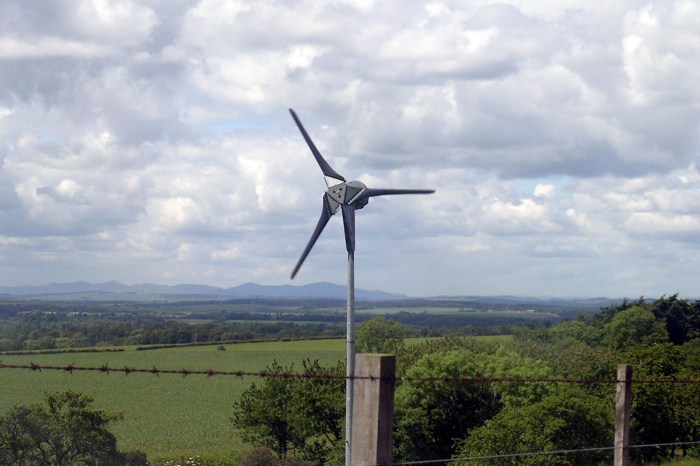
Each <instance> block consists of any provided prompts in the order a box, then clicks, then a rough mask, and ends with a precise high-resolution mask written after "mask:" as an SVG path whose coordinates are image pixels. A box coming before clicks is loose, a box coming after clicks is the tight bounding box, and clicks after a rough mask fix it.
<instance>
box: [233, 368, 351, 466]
mask: <svg viewBox="0 0 700 466" xmlns="http://www.w3.org/2000/svg"><path fill="white" fill-rule="evenodd" d="M303 367H304V375H305V377H285V376H284V375H285V374H289V373H291V372H292V371H293V366H289V367H282V366H280V365H279V364H278V363H277V362H276V361H274V362H273V363H272V365H271V366H269V367H268V368H267V372H268V373H269V374H270V375H271V377H268V378H266V379H264V380H263V382H262V383H260V384H252V385H251V386H250V387H249V388H248V389H247V390H246V391H245V392H243V394H242V395H241V398H240V399H239V400H238V401H236V402H235V403H234V406H233V408H234V409H233V417H232V419H231V420H232V421H233V422H234V424H235V425H236V427H237V428H239V429H240V430H241V434H242V437H243V439H244V440H245V441H247V442H250V443H253V444H256V445H262V446H264V447H267V448H269V449H271V450H273V451H274V452H275V453H276V454H277V457H278V459H284V458H288V457H290V456H299V457H301V458H303V459H306V460H310V461H314V462H315V463H316V464H324V463H325V462H326V461H327V459H328V458H329V457H330V456H332V455H335V454H336V453H337V451H339V450H342V448H343V446H344V442H343V434H344V428H343V420H344V417H345V404H344V400H345V397H344V393H345V390H344V384H345V379H344V374H345V366H344V364H342V363H339V364H338V365H336V366H334V367H323V366H321V365H320V364H319V363H318V361H313V362H311V361H309V360H306V361H304V362H303Z"/></svg>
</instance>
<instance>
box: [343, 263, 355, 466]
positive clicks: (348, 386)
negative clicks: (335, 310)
mask: <svg viewBox="0 0 700 466" xmlns="http://www.w3.org/2000/svg"><path fill="white" fill-rule="evenodd" d="M346 330H347V356H346V375H347V378H346V379H345V466H352V402H353V391H354V387H355V381H354V380H353V377H354V376H355V255H354V254H353V253H352V252H350V253H348V309H347V329H346Z"/></svg>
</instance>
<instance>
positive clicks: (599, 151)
mask: <svg viewBox="0 0 700 466" xmlns="http://www.w3.org/2000/svg"><path fill="white" fill-rule="evenodd" d="M698 13H699V12H698V5H697V3H696V2H693V1H691V0H675V1H656V0H652V1H650V2H644V3H632V4H630V3H629V2H621V1H613V2H607V3H606V4H595V3H591V2H581V1H579V0H566V1H549V0H546V1H544V0H543V1H538V2H529V1H528V2H521V1H507V2H501V3H493V2H490V1H487V0H480V1H478V2H472V3H470V4H468V5H467V4H465V3H464V2H454V1H447V0H445V1H431V2H429V3H426V4H417V3H406V2H398V1H386V2H373V1H348V2H301V3H284V2H282V3H260V2H249V1H235V2H234V1H215V0H204V1H200V2H195V1H192V2H189V1H182V2H170V1H159V0H155V1H149V2H147V3H143V2H135V1H127V0H120V1H114V2H107V1H103V0H95V1H87V0H86V1H83V0H69V1H67V2H66V3H63V4H61V5H60V6H57V5H52V4H50V3H49V4H42V5H41V6H40V5H39V4H35V3H32V2H23V1H19V0H17V1H6V2H2V3H0V80H1V81H2V82H3V86H2V88H0V122H2V124H1V125H0V141H2V142H0V257H2V258H3V264H5V265H3V266H2V267H1V268H0V282H3V283H8V284H12V283H11V282H14V283H21V282H51V281H58V280H69V279H75V280H78V279H83V280H85V279H88V280H97V279H100V280H110V279H119V280H122V281H127V282H135V281H156V282H158V281H165V282H170V283H173V282H184V281H188V282H203V281H205V282H208V283H210V284H214V285H220V286H230V285H233V284H237V283H242V282H247V281H253V280H255V281H260V282H263V283H284V282H285V281H286V280H287V278H288V274H289V272H290V269H291V267H292V266H293V264H294V262H295V261H296V259H297V258H298V255H299V254H300V253H301V250H302V249H303V247H304V245H305V244H306V241H308V238H309V236H310V235H311V232H312V231H313V228H314V225H315V224H316V221H317V219H318V215H319V213H320V208H321V206H320V199H321V196H322V193H323V189H324V187H323V180H322V177H321V176H320V170H319V169H318V167H317V166H316V163H315V161H314V159H313V157H312V156H311V154H310V151H309V149H308V147H306V144H305V143H304V141H303V139H302V138H301V136H300V135H299V134H298V131H297V129H296V127H295V125H294V124H293V122H292V120H291V119H290V118H289V115H288V114H287V111H286V109H287V108H288V107H293V108H295V109H296V110H297V111H298V113H299V115H300V117H301V118H302V121H303V122H304V124H305V125H306V128H307V130H308V132H309V134H310V135H311V137H312V138H313V139H314V141H315V142H316V145H317V146H318V148H319V149H320V150H321V152H322V153H323V154H324V155H325V156H326V157H327V158H328V160H329V162H330V163H331V165H332V166H333V167H334V168H335V169H336V170H338V171H339V172H340V173H342V174H344V175H346V176H347V177H348V178H359V179H361V180H363V181H365V182H366V183H367V184H369V185H371V186H378V187H419V188H435V189H437V192H436V193H435V194H434V195H431V196H421V197H418V196H416V197H396V198H382V199H373V200H372V202H371V203H370V205H369V206H368V207H367V208H366V209H363V210H362V211H360V212H358V224H357V225H358V252H357V264H358V277H357V279H358V286H364V287H368V288H384V289H387V290H389V291H404V292H408V293H412V294H439V293H451V294H473V293H483V294H491V293H522V294H540V293H547V294H583V295H591V294H595V295H599V294H610V295H616V296H619V295H623V294H624V295H628V296H634V295H635V294H645V295H653V294H654V293H658V294H660V293H664V292H666V293H668V292H674V291H681V292H686V293H692V292H694V287H695V284H694V283H693V282H692V279H691V278H688V277H693V276H694V272H695V270H694V267H695V264H697V261H698V260H700V257H699V256H698V248H697V245H698V237H699V236H698V229H699V225H698V223H697V222H698V221H697V219H696V217H697V215H696V213H697V212H698V211H699V209H700V194H699V193H700V174H699V173H698V169H697V168H696V167H697V166H698V160H699V158H698V155H699V154H700V131H699V130H698V129H699V128H700V93H699V91H698V87H697V82H698V81H700V75H699V73H700V71H699V70H700V66H698V65H699V63H700V33H699V32H698V31H700V23H699V21H700V20H699V19H698V18H700V14H698ZM343 262H344V242H343V238H342V227H341V220H340V218H334V219H332V221H331V222H330V223H329V225H328V227H327V231H325V232H324V235H323V237H322V238H321V240H320V241H319V243H318V244H317V245H316V248H315V249H314V251H313V253H312V255H311V256H310V257H309V259H308V260H307V262H306V263H305V265H304V268H303V270H302V272H301V273H300V276H299V278H298V280H299V282H300V283H303V282H308V281H314V280H331V281H337V282H342V281H343V280H344V267H343ZM360 271H361V273H359V272H360ZM671 288H672V289H671Z"/></svg>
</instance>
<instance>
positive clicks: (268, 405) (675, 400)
mask: <svg viewBox="0 0 700 466" xmlns="http://www.w3.org/2000/svg"><path fill="white" fill-rule="evenodd" d="M370 323H371V321H370V322H367V323H364V324H362V325H360V326H359V327H358V345H360V344H363V342H362V340H363V338H367V335H369V338H370V339H371V338H373V337H372V335H375V336H376V335H378V334H381V332H377V331H376V329H375V330H374V331H372V332H365V331H364V330H363V326H368V325H369V324H370ZM372 325H374V326H375V327H385V330H387V327H388V326H390V325H392V324H390V323H387V322H380V323H377V322H374V323H372ZM363 333H364V335H365V336H362V335H363ZM699 337H700V303H699V302H698V301H696V302H689V301H687V300H682V299H678V297H677V296H675V295H674V296H670V297H662V298H660V299H658V300H655V301H653V302H646V301H645V300H643V299H639V300H636V301H627V300H626V301H624V302H623V303H622V304H621V305H617V306H611V307H607V308H604V309H602V310H601V311H600V312H599V313H597V314H595V315H593V316H583V315H582V316H580V317H579V318H577V319H575V320H572V321H567V322H564V323H561V324H559V325H554V326H552V327H551V328H546V329H544V328H539V329H534V330H533V329H521V330H520V331H519V332H518V333H517V334H516V335H515V336H514V338H513V339H512V341H510V342H508V343H505V344H496V343H490V342H483V341H477V340H474V339H469V338H461V337H452V338H443V339H438V340H430V341H427V342H425V343H423V344H419V345H411V346H401V345H400V344H399V345H397V346H396V348H395V352H396V355H397V371H398V376H399V377H401V376H406V377H408V379H407V380H404V381H401V380H399V381H398V383H397V388H396V393H395V397H396V398H395V407H396V414H395V429H394V460H395V461H396V462H408V461H426V460H440V459H448V458H462V457H481V456H498V455H507V454H513V453H528V452H538V451H557V450H581V449H586V448H596V447H609V446H611V445H612V439H613V430H614V390H615V387H614V384H595V383H591V384H562V383H559V384H557V383H549V384H547V383H510V382H467V383H465V382H461V381H454V382H452V381H448V382H444V381H440V382H434V381H430V380H427V379H428V378H430V377H433V378H435V377H437V378H440V377H469V378H489V379H494V378H495V379H502V378H519V379H522V378H535V379H543V378H545V379H551V378H564V379H576V380H600V379H603V380H614V379H615V377H616V367H617V365H618V364H623V363H624V364H632V365H633V366H634V368H635V377H636V378H639V379H662V380H669V379H684V380H687V379H698V377H700V338H699ZM383 338H386V339H388V340H393V341H396V339H397V338H398V336H397V334H396V333H394V334H393V336H391V333H390V332H389V333H384V337H383ZM381 339H382V337H380V338H379V339H378V340H380V341H381ZM375 340H377V339H375ZM309 368H310V369H311V372H312V373H324V372H323V371H329V372H330V373H333V374H335V375H338V376H340V375H342V374H344V367H343V364H339V365H338V366H334V367H326V368H323V367H319V366H318V365H317V363H315V362H312V361H306V362H305V363H304V366H303V368H301V369H302V370H309ZM268 370H269V371H271V372H273V373H282V372H288V371H293V370H294V367H281V366H279V365H278V364H276V363H273V364H272V365H271V366H270V367H268ZM312 383H313V386H312V385H311V384H312ZM633 400H634V405H633V421H632V428H631V437H632V438H631V442H632V444H637V445H646V444H658V443H663V444H667V443H670V444H674V443H677V444H678V445H677V446H673V445H671V446H663V447H654V448H640V449H634V450H633V451H632V457H633V460H634V461H635V463H636V464H647V463H649V462H653V461H657V460H661V459H666V458H673V457H675V456H677V455H679V454H680V455H683V456H685V455H691V456H695V457H700V449H698V448H697V447H695V448H694V449H693V448H687V445H683V444H682V443H683V442H689V441H696V440H697V439H698V434H699V433H700V403H698V400H700V385H698V384H641V385H637V386H635V388H634V393H633ZM311 407H313V409H311ZM233 413H234V415H233V417H232V421H233V422H234V425H235V426H236V427H237V428H238V429H240V430H241V432H242V435H243V436H244V438H245V439H247V440H248V441H249V442H251V443H253V444H256V445H261V446H263V447H266V448H268V449H270V451H271V452H274V453H275V454H276V456H277V457H278V458H279V461H280V464H285V463H284V461H286V459H285V458H296V459H298V460H301V461H306V462H308V464H312V465H325V464H336V463H339V462H340V463H342V450H343V438H342V435H343V433H344V428H343V427H342V424H343V422H344V391H343V389H342V380H341V381H338V380H324V379H323V378H320V379H313V380H307V379H285V378H274V379H266V380H263V381H262V382H261V383H259V384H254V385H252V386H251V387H250V388H249V389H248V390H247V391H246V392H245V393H244V395H243V397H242V398H241V399H240V400H239V401H237V402H236V403H235V404H234V410H233ZM255 452H256V453H255V454H258V455H259V454H260V453H259V450H255ZM339 459H340V461H339ZM513 461H514V460H513V458H502V459H498V458H491V459H489V460H488V461H476V462H475V461H470V462H468V463H459V462H457V463H456V464H464V465H467V464H469V465H473V464H478V465H487V464H488V465H510V464H516V463H514V462H513ZM610 461H611V453H610V452H609V451H607V450H598V451H584V452H577V453H573V454H568V455H555V454H552V455H544V456H536V457H522V458H519V459H517V464H518V465H525V466H526V465H541V464H547V465H599V464H610Z"/></svg>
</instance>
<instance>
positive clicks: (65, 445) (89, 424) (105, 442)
mask: <svg viewBox="0 0 700 466" xmlns="http://www.w3.org/2000/svg"><path fill="white" fill-rule="evenodd" d="M92 401H93V400H92V398H89V397H87V396H85V395H83V394H80V393H76V392H70V391H68V392H56V393H49V394H47V395H46V399H45V403H43V404H35V405H32V406H30V407H25V406H16V407H15V408H13V409H12V410H10V411H9V412H7V413H6V414H4V415H3V416H0V464H13V465H17V466H23V465H32V466H37V465H41V466H67V465H94V464H100V465H124V464H128V463H127V462H126V461H125V455H123V454H121V453H120V452H119V451H118V450H117V442H116V438H115V437H114V435H113V434H112V433H111V432H109V430H107V426H108V425H109V424H110V423H112V422H113V421H115V420H117V419H120V418H121V416H120V415H117V414H109V413H106V412H104V411H101V410H96V409H94V408H93V407H92V406H91V404H92Z"/></svg>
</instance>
